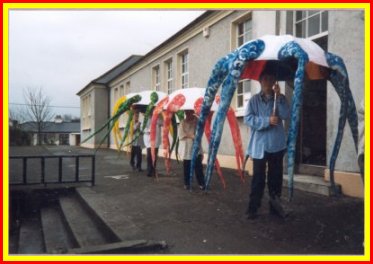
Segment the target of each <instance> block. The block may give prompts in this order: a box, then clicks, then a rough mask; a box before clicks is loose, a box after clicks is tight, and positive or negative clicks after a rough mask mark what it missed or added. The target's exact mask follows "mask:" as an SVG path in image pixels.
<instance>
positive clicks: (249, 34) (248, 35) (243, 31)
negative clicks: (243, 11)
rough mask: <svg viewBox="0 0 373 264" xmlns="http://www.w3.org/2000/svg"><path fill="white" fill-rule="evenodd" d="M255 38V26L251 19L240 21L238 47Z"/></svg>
mask: <svg viewBox="0 0 373 264" xmlns="http://www.w3.org/2000/svg"><path fill="white" fill-rule="evenodd" d="M252 38H253V26H252V21H251V19H248V20H246V21H243V22H242V23H238V25H237V44H238V47H239V46H241V45H242V44H244V43H245V42H248V41H249V40H251V39H252Z"/></svg>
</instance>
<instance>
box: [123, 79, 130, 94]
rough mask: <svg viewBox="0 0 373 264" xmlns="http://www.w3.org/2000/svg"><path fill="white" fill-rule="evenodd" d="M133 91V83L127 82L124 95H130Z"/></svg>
mask: <svg viewBox="0 0 373 264" xmlns="http://www.w3.org/2000/svg"><path fill="white" fill-rule="evenodd" d="M130 91H131V82H130V81H128V82H126V89H125V90H124V94H125V95H126V94H128V93H129V92H130Z"/></svg>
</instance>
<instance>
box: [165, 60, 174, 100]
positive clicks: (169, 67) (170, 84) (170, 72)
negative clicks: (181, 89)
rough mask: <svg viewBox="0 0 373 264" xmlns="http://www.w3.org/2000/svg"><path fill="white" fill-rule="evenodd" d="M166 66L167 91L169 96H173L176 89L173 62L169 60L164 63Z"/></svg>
mask: <svg viewBox="0 0 373 264" xmlns="http://www.w3.org/2000/svg"><path fill="white" fill-rule="evenodd" d="M164 64H165V67H164V69H165V80H166V89H167V94H171V93H172V92H173V91H174V89H175V86H174V69H173V64H174V63H173V60H172V59H168V60H166V61H165V62H164Z"/></svg>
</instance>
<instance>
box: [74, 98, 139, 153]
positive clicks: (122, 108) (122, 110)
mask: <svg viewBox="0 0 373 264" xmlns="http://www.w3.org/2000/svg"><path fill="white" fill-rule="evenodd" d="M140 100H141V96H140V95H135V96H133V97H131V98H129V99H127V100H126V101H124V102H123V103H122V104H121V105H120V107H119V108H118V111H117V112H116V113H115V114H114V115H113V116H112V117H111V118H110V119H109V120H108V121H107V122H106V123H105V124H104V125H103V126H101V127H100V128H99V129H98V130H96V131H95V132H94V133H92V134H91V135H89V136H88V137H87V138H86V139H84V140H83V141H82V142H81V144H82V143H84V142H87V141H88V140H89V139H90V138H92V137H93V136H94V135H96V134H97V133H99V132H101V131H102V130H104V129H105V128H106V127H107V126H108V125H109V129H108V133H106V134H105V135H104V137H103V139H102V140H101V143H100V144H99V146H101V144H102V142H103V140H105V138H107V137H108V136H109V134H110V132H111V130H112V129H113V128H114V125H115V122H116V121H118V119H119V117H120V116H121V115H122V114H123V113H125V112H126V111H128V110H129V109H130V108H131V106H132V104H134V103H137V102H138V101H140Z"/></svg>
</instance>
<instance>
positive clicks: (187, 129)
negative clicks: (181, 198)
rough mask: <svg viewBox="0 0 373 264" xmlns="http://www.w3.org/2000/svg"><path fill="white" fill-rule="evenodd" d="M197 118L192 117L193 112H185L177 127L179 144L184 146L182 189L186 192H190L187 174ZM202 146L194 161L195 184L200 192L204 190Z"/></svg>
mask: <svg viewBox="0 0 373 264" xmlns="http://www.w3.org/2000/svg"><path fill="white" fill-rule="evenodd" d="M197 121H198V119H197V117H196V115H194V111H193V110H186V111H185V119H184V120H183V121H181V122H180V125H179V139H180V143H182V144H183V145H184V146H183V147H184V148H183V152H182V158H183V168H184V188H185V189H186V190H190V185H189V173H190V163H191V159H192V147H193V140H194V134H195V131H196V127H197ZM202 151H203V150H202V146H200V152H199V153H198V157H197V160H196V166H195V170H194V173H195V175H196V178H197V182H198V185H199V188H200V189H201V190H204V189H205V176H204V174H203V165H202V160H203V154H202V153H203V152H202Z"/></svg>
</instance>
